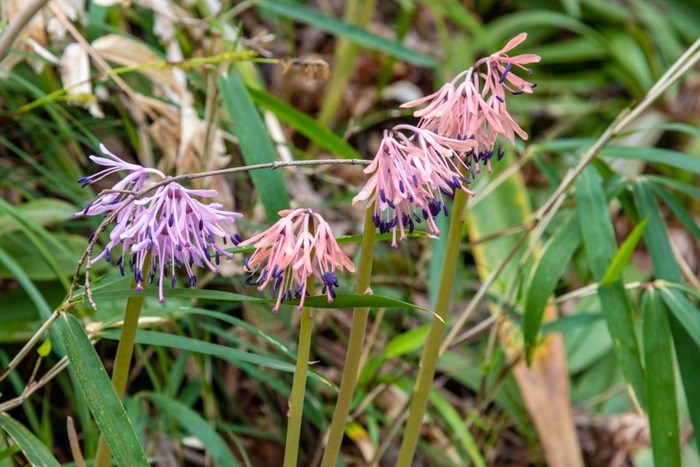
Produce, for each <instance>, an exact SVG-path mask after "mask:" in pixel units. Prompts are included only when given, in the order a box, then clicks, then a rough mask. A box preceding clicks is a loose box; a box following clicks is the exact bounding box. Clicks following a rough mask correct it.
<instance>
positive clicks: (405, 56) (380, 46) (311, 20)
mask: <svg viewBox="0 0 700 467" xmlns="http://www.w3.org/2000/svg"><path fill="white" fill-rule="evenodd" d="M256 4H257V5H258V6H259V7H260V8H262V9H264V10H266V11H267V12H270V13H273V14H277V15H280V16H284V17H287V18H291V19H294V20H296V21H300V22H302V23H305V24H308V25H311V26H314V27H316V28H318V29H321V30H322V31H326V32H328V33H330V34H334V35H337V36H341V37H345V38H347V39H349V40H351V41H353V42H355V43H356V44H359V45H362V46H365V47H367V48H370V49H374V50H378V51H380V52H384V53H386V54H388V55H391V56H393V57H396V58H399V59H401V60H405V61H407V62H410V63H413V64H415V65H419V66H425V67H435V66H437V61H436V60H435V59H434V58H431V57H428V56H427V55H425V54H422V53H420V52H418V51H415V50H411V49H409V48H407V47H406V46H405V45H403V44H401V43H400V42H397V41H394V40H391V39H386V38H384V37H381V36H378V35H376V34H372V33H371V32H369V31H367V30H366V29H364V28H361V27H358V26H355V25H352V24H349V23H346V22H345V21H342V20H339V19H336V18H333V17H330V16H326V15H324V14H323V13H320V12H319V11H318V10H314V9H312V8H309V7H306V6H304V5H301V4H296V3H286V2H279V1H273V0H258V2H257V3H256Z"/></svg>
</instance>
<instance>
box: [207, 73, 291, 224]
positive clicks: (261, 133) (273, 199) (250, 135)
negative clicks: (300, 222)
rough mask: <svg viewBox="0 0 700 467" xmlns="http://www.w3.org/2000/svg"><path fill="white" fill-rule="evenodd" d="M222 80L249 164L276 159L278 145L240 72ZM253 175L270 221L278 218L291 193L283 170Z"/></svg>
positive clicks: (230, 111) (221, 84)
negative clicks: (274, 142) (286, 184)
mask: <svg viewBox="0 0 700 467" xmlns="http://www.w3.org/2000/svg"><path fill="white" fill-rule="evenodd" d="M218 83H219V90H220V91H221V96H222V97H223V104H224V108H225V109H226V111H227V112H228V114H229V115H230V116H231V119H232V120H233V122H234V129H233V131H234V133H235V135H236V137H237V138H238V144H239V145H240V148H241V153H242V154H243V160H245V163H246V164H248V165H254V164H264V163H268V162H274V161H275V160H276V159H277V155H276V153H275V148H274V147H273V145H272V141H271V140H270V136H269V135H268V134H267V130H266V128H265V124H264V123H263V121H262V118H260V114H259V113H258V110H257V109H256V108H255V105H254V104H253V101H252V99H251V98H250V95H249V94H248V90H247V89H246V86H245V84H244V83H243V79H241V77H240V76H239V75H238V74H236V73H229V74H224V75H221V76H219V80H218ZM250 178H251V179H252V180H253V185H255V189H256V190H257V191H258V196H260V200H261V201H262V203H263V206H265V214H267V221H268V222H269V223H272V222H274V221H276V220H277V213H278V212H279V211H281V210H283V209H287V208H288V207H289V193H288V192H287V188H286V186H285V184H284V178H283V177H282V172H279V171H275V170H255V171H252V172H250Z"/></svg>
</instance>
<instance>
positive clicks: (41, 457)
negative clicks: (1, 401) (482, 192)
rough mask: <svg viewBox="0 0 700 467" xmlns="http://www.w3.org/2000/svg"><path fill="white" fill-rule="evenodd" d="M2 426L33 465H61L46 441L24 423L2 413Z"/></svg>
mask: <svg viewBox="0 0 700 467" xmlns="http://www.w3.org/2000/svg"><path fill="white" fill-rule="evenodd" d="M0 428H2V429H3V430H5V432H6V433H7V434H8V435H10V436H11V437H12V439H14V440H15V442H16V443H17V445H18V446H19V447H20V449H21V450H22V453H24V455H25V456H26V457H27V460H28V461H29V463H30V464H31V465H42V466H48V467H54V466H55V467H59V466H60V465H61V464H59V463H58V461H57V460H56V458H55V457H53V456H52V455H51V453H50V452H49V450H48V449H46V446H44V443H42V442H41V440H39V438H37V437H36V436H34V435H33V434H32V432H31V431H29V430H28V429H27V428H26V427H25V426H24V425H22V424H21V423H20V422H18V421H17V420H15V419H14V418H12V417H10V416H9V415H7V414H5V413H0Z"/></svg>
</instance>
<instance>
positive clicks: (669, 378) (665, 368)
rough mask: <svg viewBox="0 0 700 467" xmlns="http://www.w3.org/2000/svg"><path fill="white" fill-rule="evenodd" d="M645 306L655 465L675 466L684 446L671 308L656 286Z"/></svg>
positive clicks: (649, 408)
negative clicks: (671, 326) (676, 380)
mask: <svg viewBox="0 0 700 467" xmlns="http://www.w3.org/2000/svg"><path fill="white" fill-rule="evenodd" d="M642 309H643V312H644V329H643V333H644V363H645V365H646V370H647V402H648V412H649V430H650V431H651V446H652V449H653V453H654V465H655V466H656V467H666V466H668V467H675V466H678V465H681V446H680V435H679V424H678V404H677V401H676V385H675V375H674V369H673V349H672V347H671V328H670V327H669V324H668V317H667V313H668V310H667V309H666V307H665V306H664V302H663V301H662V300H661V299H660V297H659V292H658V291H657V290H655V289H650V290H648V291H647V293H646V294H645V296H644V300H643V303H642Z"/></svg>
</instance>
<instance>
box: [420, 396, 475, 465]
mask: <svg viewBox="0 0 700 467" xmlns="http://www.w3.org/2000/svg"><path fill="white" fill-rule="evenodd" d="M429 397H430V403H431V404H433V405H434V406H435V408H436V409H437V411H438V413H440V416H441V417H442V418H443V419H444V420H445V422H446V423H447V425H448V426H449V427H450V429H452V431H453V432H454V435H455V437H456V439H457V441H458V442H459V443H458V446H459V447H461V448H462V449H464V451H465V452H466V453H467V455H468V456H469V459H471V462H472V463H473V464H474V465H475V466H477V467H484V466H486V462H485V461H484V457H483V456H482V455H481V452H480V451H479V447H478V446H477V444H476V441H474V437H473V436H472V434H471V433H470V432H469V428H468V427H467V426H466V425H465V423H464V420H463V419H462V417H461V416H460V414H459V413H458V412H457V410H455V408H454V407H453V406H452V404H451V403H450V402H448V401H447V400H445V398H443V397H442V396H441V395H440V393H438V392H437V391H430V396H429Z"/></svg>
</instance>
